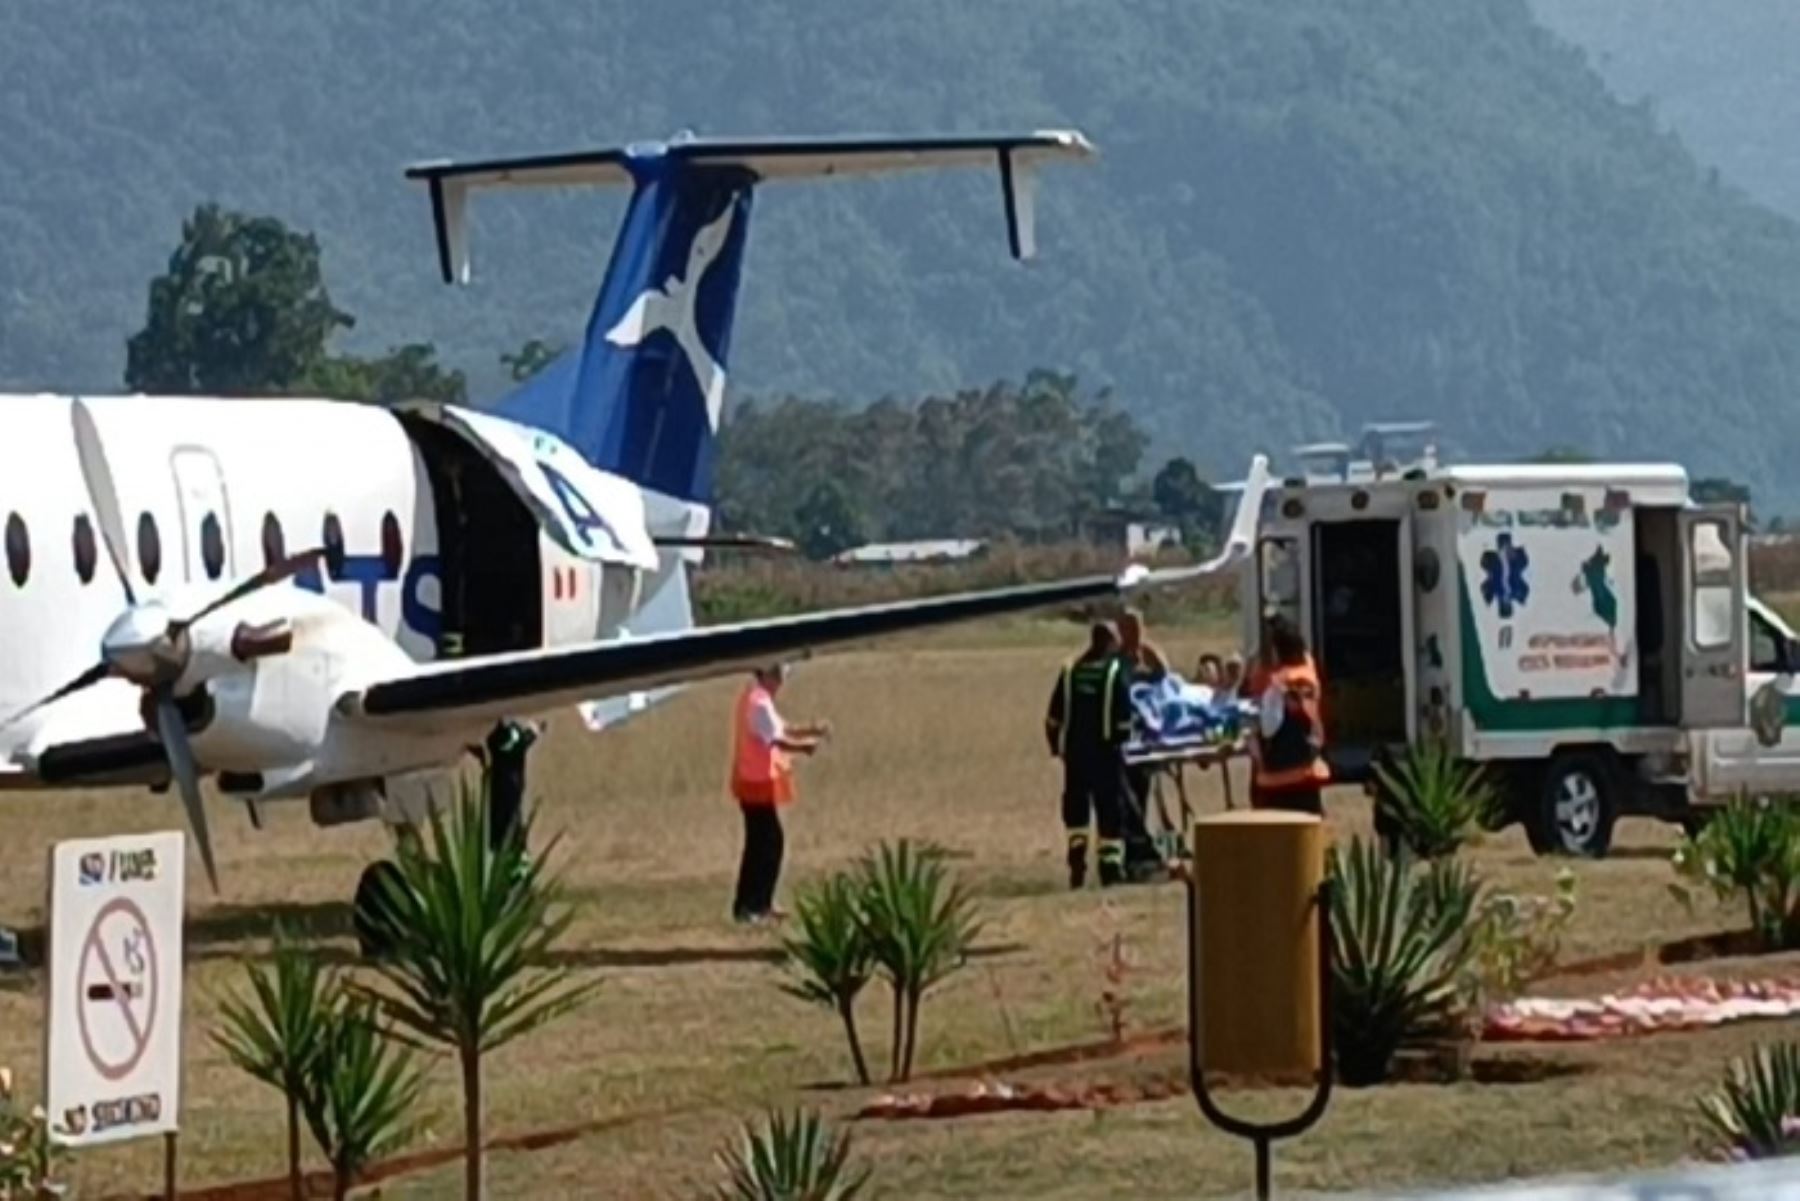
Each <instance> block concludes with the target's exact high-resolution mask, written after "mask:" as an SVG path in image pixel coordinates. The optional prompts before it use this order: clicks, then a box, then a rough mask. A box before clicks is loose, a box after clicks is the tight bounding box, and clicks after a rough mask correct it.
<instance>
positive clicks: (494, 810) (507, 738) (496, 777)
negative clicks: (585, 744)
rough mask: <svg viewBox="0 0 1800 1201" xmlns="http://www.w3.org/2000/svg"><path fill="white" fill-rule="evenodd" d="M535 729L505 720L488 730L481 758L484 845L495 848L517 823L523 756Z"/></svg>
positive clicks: (534, 738) (522, 794) (535, 735)
mask: <svg viewBox="0 0 1800 1201" xmlns="http://www.w3.org/2000/svg"><path fill="white" fill-rule="evenodd" d="M539 733H540V731H539V729H538V727H537V726H536V725H534V724H532V723H530V722H522V721H514V720H512V719H511V718H507V719H506V720H504V721H501V722H498V723H497V724H495V726H494V728H493V729H492V730H490V731H488V736H487V741H486V742H485V743H484V744H483V748H482V749H483V750H484V751H485V752H486V753H485V754H484V755H483V757H482V762H483V766H485V768H486V769H487V780H488V845H489V846H492V847H495V848H498V847H499V846H500V844H501V843H502V842H503V841H504V840H505V839H506V838H507V836H508V835H509V834H511V833H512V831H513V830H514V829H515V828H516V827H517V826H518V824H519V814H520V811H521V809H522V807H523V805H524V803H525V756H526V754H527V753H528V752H529V751H530V750H531V745H532V743H534V742H536V741H537V739H538V734H539Z"/></svg>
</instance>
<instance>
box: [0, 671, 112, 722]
mask: <svg viewBox="0 0 1800 1201" xmlns="http://www.w3.org/2000/svg"><path fill="white" fill-rule="evenodd" d="M111 674H112V667H111V666H110V665H108V664H106V663H96V664H94V665H93V666H92V667H90V668H88V669H87V670H86V671H84V672H82V673H81V674H80V675H78V676H76V677H75V678H74V679H73V680H70V681H69V682H68V683H67V684H64V685H63V686H62V687H61V688H58V689H57V690H56V691H55V692H52V693H51V694H50V695H49V696H47V697H45V698H44V699H43V700H41V701H36V702H34V703H32V704H30V705H27V706H25V707H24V708H23V709H21V710H19V711H18V712H17V713H15V714H13V715H12V716H11V717H9V718H7V719H6V720H5V721H0V730H4V729H7V728H8V727H10V726H12V725H14V724H16V723H18V722H21V721H24V720H25V719H26V718H27V717H30V716H31V715H32V714H33V713H36V712H37V711H38V710H39V709H42V708H43V707H44V706H46V705H53V704H55V703H56V702H57V701H60V700H62V699H63V697H65V696H68V695H69V694H71V693H75V692H80V691H81V690H82V689H83V688H87V687H90V686H91V685H94V684H98V683H99V682H100V681H101V680H104V679H105V678H106V677H107V676H109V675H111Z"/></svg>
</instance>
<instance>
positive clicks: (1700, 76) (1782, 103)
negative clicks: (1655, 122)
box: [1532, 0, 1800, 216]
mask: <svg viewBox="0 0 1800 1201" xmlns="http://www.w3.org/2000/svg"><path fill="white" fill-rule="evenodd" d="M1532 10H1533V12H1534V13H1535V14H1536V15H1537V18H1538V19H1539V20H1540V21H1542V22H1543V23H1544V24H1545V25H1547V26H1549V27H1550V28H1551V29H1552V30H1554V31H1555V32H1556V33H1558V34H1560V35H1561V36H1563V37H1565V38H1567V39H1568V40H1569V41H1571V42H1574V43H1576V44H1577V45H1579V46H1581V47H1583V48H1584V49H1586V50H1587V51H1588V57H1589V60H1590V61H1591V62H1592V64H1593V66H1594V69H1595V70H1597V71H1598V72H1599V73H1600V75H1601V77H1602V78H1604V79H1605V80H1606V82H1607V84H1608V85H1609V86H1611V88H1612V89H1613V91H1614V92H1615V93H1616V94H1617V95H1618V96H1619V97H1620V99H1622V100H1624V101H1626V102H1627V103H1631V104H1647V105H1648V106H1649V108H1650V110H1651V111H1652V112H1654V113H1655V114H1656V116H1657V118H1658V119H1659V120H1660V121H1661V122H1662V123H1663V124H1665V125H1666V126H1668V127H1669V128H1670V129H1672V130H1674V131H1675V132H1676V133H1677V134H1679V135H1680V136H1681V138H1682V140H1683V141H1684V142H1686V143H1687V145H1688V146H1689V147H1690V148H1691V149H1692V150H1693V152H1694V154H1695V156H1696V157H1698V158H1699V159H1700V160H1701V161H1702V162H1703V163H1706V164H1708V165H1709V166H1713V167H1716V168H1717V169H1718V170H1719V171H1720V173H1721V174H1723V175H1724V177H1725V178H1726V179H1729V180H1730V181H1732V182H1733V183H1735V184H1738V185H1740V186H1741V187H1743V188H1744V190H1745V191H1747V192H1749V193H1750V194H1751V195H1752V196H1754V197H1756V198H1757V199H1758V200H1761V201H1763V202H1764V203H1766V204H1769V205H1771V206H1773V207H1775V208H1777V209H1780V210H1781V211H1782V212H1784V213H1787V214H1789V215H1790V216H1800V154H1796V146H1795V142H1794V130H1795V129H1796V128H1800V10H1796V9H1795V7H1794V5H1793V4H1792V3H1790V2H1789V0H1730V2H1729V3H1723V4H1722V3H1716V2H1715V3H1708V2H1707V0H1532Z"/></svg>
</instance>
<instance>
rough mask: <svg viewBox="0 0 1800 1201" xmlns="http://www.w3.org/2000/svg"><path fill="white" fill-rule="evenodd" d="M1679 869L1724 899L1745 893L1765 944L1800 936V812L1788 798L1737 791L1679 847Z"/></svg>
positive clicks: (1781, 943) (1788, 943) (1772, 946)
mask: <svg viewBox="0 0 1800 1201" xmlns="http://www.w3.org/2000/svg"><path fill="white" fill-rule="evenodd" d="M1675 870H1676V871H1677V872H1678V873H1680V874H1681V875H1682V876H1684V877H1686V878H1688V879H1690V880H1693V881H1695V882H1697V883H1699V884H1702V885H1704V886H1705V887H1707V888H1710V889H1711V890H1712V891H1713V892H1714V894H1715V895H1717V896H1718V898H1719V899H1720V900H1725V899H1728V898H1730V897H1732V896H1734V895H1738V896H1742V897H1743V900H1744V903H1745V905H1746V906H1747V907H1748V909H1749V915H1750V928H1751V929H1752V930H1753V931H1754V932H1755V933H1756V936H1757V938H1758V939H1759V940H1761V942H1762V944H1763V945H1764V946H1765V947H1767V948H1769V949H1771V950H1773V949H1777V948H1783V947H1788V946H1792V945H1794V944H1795V943H1796V942H1800V914H1797V913H1796V903H1797V902H1800V814H1797V813H1796V812H1795V810H1794V808H1793V805H1792V803H1791V802H1790V801H1787V800H1786V798H1779V799H1776V800H1774V801H1770V800H1757V801H1752V800H1750V799H1749V798H1748V797H1745V796H1739V797H1738V798H1736V799H1735V800H1733V801H1732V802H1731V803H1730V804H1728V805H1727V806H1725V808H1724V809H1723V810H1721V811H1720V812H1719V813H1718V814H1717V815H1716V816H1715V817H1714V818H1713V820H1711V821H1709V822H1707V823H1706V825H1705V826H1704V827H1703V828H1702V829H1701V830H1700V832H1699V833H1698V834H1696V835H1693V836H1692V837H1690V838H1688V839H1687V840H1685V841H1684V842H1683V843H1682V845H1681V846H1680V847H1679V848H1677V849H1676V852H1675ZM1677 892H1678V895H1681V896H1682V898H1683V900H1685V899H1686V896H1685V893H1684V892H1683V890H1681V889H1678V890H1677Z"/></svg>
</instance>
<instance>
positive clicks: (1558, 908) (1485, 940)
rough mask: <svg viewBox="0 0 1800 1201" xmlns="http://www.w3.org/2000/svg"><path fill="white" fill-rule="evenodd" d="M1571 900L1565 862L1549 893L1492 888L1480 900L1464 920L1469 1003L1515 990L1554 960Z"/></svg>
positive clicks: (1572, 905)
mask: <svg viewBox="0 0 1800 1201" xmlns="http://www.w3.org/2000/svg"><path fill="white" fill-rule="evenodd" d="M1575 900H1576V896H1575V873H1573V872H1571V871H1569V870H1567V869H1566V868H1565V869H1564V870H1562V871H1560V872H1558V873H1557V875H1556V892H1555V894H1554V895H1553V896H1549V897H1522V896H1517V895H1514V894H1512V893H1498V894H1490V895H1489V896H1488V897H1487V898H1486V899H1484V900H1483V901H1482V903H1481V906H1480V908H1479V910H1478V911H1477V912H1476V914H1475V920H1474V922H1473V923H1472V925H1471V926H1470V937H1471V940H1472V941H1473V943H1474V962H1473V963H1472V965H1471V968H1470V972H1471V975H1470V979H1471V987H1470V989H1469V993H1470V1001H1471V1004H1472V1005H1473V1006H1474V1007H1477V1008H1478V1007H1479V1006H1482V1005H1485V1004H1488V1003H1490V1002H1493V1001H1497V1000H1501V999H1505V998H1510V997H1515V996H1517V995H1518V994H1519V991H1520V990H1521V989H1522V988H1524V987H1525V985H1526V984H1528V983H1530V982H1531V981H1532V980H1534V979H1536V978H1537V977H1538V976H1541V975H1542V974H1544V973H1545V972H1547V971H1549V970H1550V969H1551V968H1552V967H1554V966H1555V965H1556V957H1557V955H1558V954H1559V953H1560V952H1561V950H1562V932H1563V930H1564V928H1565V927H1567V926H1568V924H1569V921H1570V919H1572V918H1573V917H1574V916H1575Z"/></svg>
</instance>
